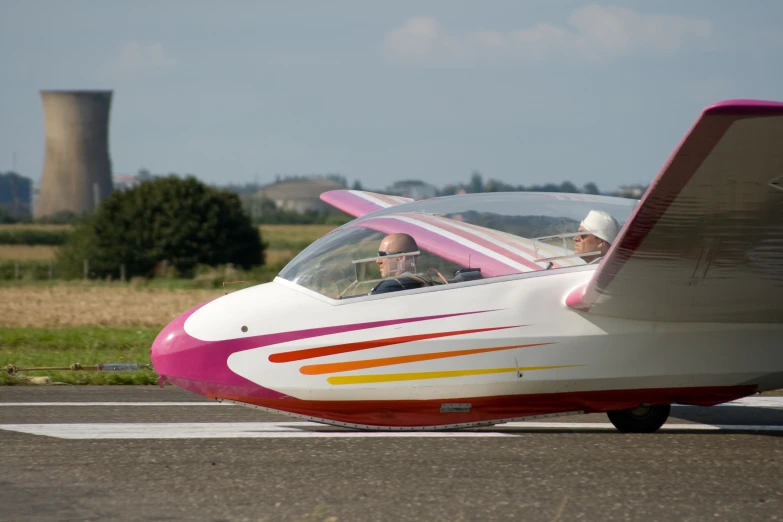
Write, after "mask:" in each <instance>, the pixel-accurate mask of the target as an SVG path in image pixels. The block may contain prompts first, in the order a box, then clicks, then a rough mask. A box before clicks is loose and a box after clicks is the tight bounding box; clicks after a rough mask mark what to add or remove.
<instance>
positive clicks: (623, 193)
mask: <svg viewBox="0 0 783 522" xmlns="http://www.w3.org/2000/svg"><path fill="white" fill-rule="evenodd" d="M648 187H649V185H623V186H621V187H620V188H619V189H618V190H617V193H616V195H617V196H619V197H621V198H631V199H642V196H644V193H645V192H647V188H648Z"/></svg>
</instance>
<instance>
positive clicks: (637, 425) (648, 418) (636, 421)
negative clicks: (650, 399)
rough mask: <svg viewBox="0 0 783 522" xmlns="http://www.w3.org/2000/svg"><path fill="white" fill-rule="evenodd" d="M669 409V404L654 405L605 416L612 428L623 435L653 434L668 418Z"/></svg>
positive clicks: (610, 412)
mask: <svg viewBox="0 0 783 522" xmlns="http://www.w3.org/2000/svg"><path fill="white" fill-rule="evenodd" d="M671 409H672V406H671V404H656V405H655V406H639V407H637V408H628V409H627V410H615V411H608V412H606V414H607V415H608V416H609V420H610V421H612V424H614V427H615V428H617V429H618V430H620V431H622V432H623V433H654V432H656V431H658V428H660V427H661V426H663V423H665V422H666V419H668V418H669V412H671Z"/></svg>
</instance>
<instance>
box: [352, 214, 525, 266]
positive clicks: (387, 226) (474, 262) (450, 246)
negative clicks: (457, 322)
mask: <svg viewBox="0 0 783 522" xmlns="http://www.w3.org/2000/svg"><path fill="white" fill-rule="evenodd" d="M350 227H351V228H353V227H364V228H370V229H372V230H377V231H379V232H383V233H385V234H394V233H396V232H403V233H406V234H410V235H411V236H413V237H414V238H416V241H417V242H418V243H420V244H421V245H423V247H424V248H426V250H427V251H429V252H432V253H433V254H435V255H438V256H440V257H442V258H444V259H448V260H449V261H451V262H453V263H457V264H459V265H462V266H464V267H468V266H470V267H473V268H476V267H480V268H481V273H482V274H483V275H484V276H485V277H498V276H502V275H510V274H520V273H522V272H521V271H520V270H518V269H517V268H514V267H512V266H508V265H507V264H505V263H502V262H500V261H498V260H496V259H494V258H492V257H489V256H487V255H486V254H482V253H481V252H477V251H475V250H473V249H471V248H469V247H467V246H465V245H462V244H460V243H458V242H456V241H454V240H452V239H449V238H447V237H443V236H442V235H440V234H437V233H435V232H432V231H430V230H427V229H426V228H423V227H421V226H419V225H415V224H412V223H408V222H407V221H401V220H399V219H393V218H385V217H379V218H371V219H368V220H367V221H362V222H361V223H359V224H356V225H350Z"/></svg>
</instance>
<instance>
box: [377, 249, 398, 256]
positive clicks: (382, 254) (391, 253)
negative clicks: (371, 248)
mask: <svg viewBox="0 0 783 522" xmlns="http://www.w3.org/2000/svg"><path fill="white" fill-rule="evenodd" d="M399 253H400V252H384V251H383V250H378V257H385V256H393V255H394V254H399Z"/></svg>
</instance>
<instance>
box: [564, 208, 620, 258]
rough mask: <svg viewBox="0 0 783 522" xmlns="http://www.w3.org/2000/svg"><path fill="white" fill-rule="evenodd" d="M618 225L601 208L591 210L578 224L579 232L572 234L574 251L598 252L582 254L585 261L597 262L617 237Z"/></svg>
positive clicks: (577, 252) (579, 252)
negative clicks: (588, 254) (587, 254)
mask: <svg viewBox="0 0 783 522" xmlns="http://www.w3.org/2000/svg"><path fill="white" fill-rule="evenodd" d="M619 231H620V225H619V224H618V223H617V220H616V219H614V218H613V217H612V216H610V215H609V214H607V213H606V212H604V211H603V210H591V211H590V212H589V213H588V214H587V217H585V218H584V220H582V223H580V225H579V232H583V234H579V235H577V236H574V253H576V254H582V253H585V252H600V254H595V255H590V256H582V259H584V260H585V263H588V264H592V263H598V262H599V261H600V260H601V258H603V256H604V255H606V251H607V250H609V247H610V246H611V245H612V243H613V242H614V240H615V238H616V237H617V233H618V232H619Z"/></svg>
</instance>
